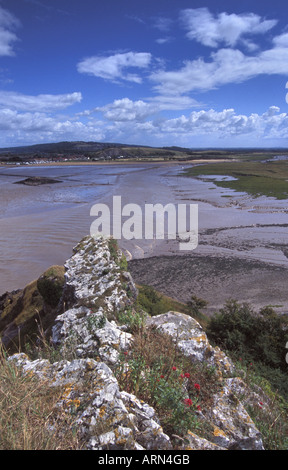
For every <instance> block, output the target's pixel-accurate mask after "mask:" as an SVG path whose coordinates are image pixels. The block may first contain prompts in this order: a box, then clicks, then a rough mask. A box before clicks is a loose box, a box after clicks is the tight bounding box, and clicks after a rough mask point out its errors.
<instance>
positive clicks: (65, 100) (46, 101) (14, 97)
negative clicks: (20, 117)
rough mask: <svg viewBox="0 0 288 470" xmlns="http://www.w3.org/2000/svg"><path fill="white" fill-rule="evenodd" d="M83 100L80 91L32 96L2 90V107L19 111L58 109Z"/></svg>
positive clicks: (0, 99) (0, 92) (0, 94)
mask: <svg viewBox="0 0 288 470" xmlns="http://www.w3.org/2000/svg"><path fill="white" fill-rule="evenodd" d="M81 100H82V95H81V93H79V92H75V93H67V94H63V95H49V94H42V95H36V96H32V95H23V94H21V93H17V92H12V91H10V92H9V91H1V90H0V107H7V108H9V109H16V110H18V111H40V112H41V111H43V112H50V111H57V110H59V109H64V108H66V107H67V106H71V105H73V104H75V103H79V102H80V101H81Z"/></svg>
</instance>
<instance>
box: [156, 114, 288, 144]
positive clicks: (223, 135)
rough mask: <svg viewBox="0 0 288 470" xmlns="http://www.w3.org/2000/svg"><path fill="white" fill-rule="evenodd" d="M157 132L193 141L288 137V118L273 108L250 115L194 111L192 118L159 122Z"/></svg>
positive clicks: (184, 117)
mask: <svg viewBox="0 0 288 470" xmlns="http://www.w3.org/2000/svg"><path fill="white" fill-rule="evenodd" d="M157 127H158V130H160V131H161V132H162V133H164V134H166V135H169V134H173V135H174V136H175V137H180V136H181V135H184V136H186V138H188V139H189V137H190V140H191V137H193V136H197V137H198V136H208V137H210V138H214V139H233V138H237V137H239V136H246V135H250V136H252V137H253V138H254V139H258V138H259V137H260V138H261V139H262V138H263V139H268V138H277V139H283V138H286V139H287V137H288V115H287V113H280V109H279V108H278V107H277V106H271V107H270V108H269V109H268V110H267V111H266V112H265V113H263V114H262V115H259V114H257V113H252V114H250V115H249V116H246V115H244V114H240V115H238V114H236V112H235V110H234V109H224V110H223V111H219V112H217V111H215V110H213V109H210V110H208V111H204V110H201V111H193V112H192V113H191V114H190V115H189V116H184V115H182V116H180V117H178V118H175V119H168V120H166V121H161V122H159V123H157Z"/></svg>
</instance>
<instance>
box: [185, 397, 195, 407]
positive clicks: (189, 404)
mask: <svg viewBox="0 0 288 470" xmlns="http://www.w3.org/2000/svg"><path fill="white" fill-rule="evenodd" d="M184 403H185V405H187V406H192V405H193V401H192V400H191V398H185V400H184Z"/></svg>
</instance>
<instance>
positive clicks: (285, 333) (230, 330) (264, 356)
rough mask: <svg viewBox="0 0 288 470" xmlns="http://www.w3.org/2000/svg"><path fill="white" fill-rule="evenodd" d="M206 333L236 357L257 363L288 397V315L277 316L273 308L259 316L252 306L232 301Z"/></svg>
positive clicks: (263, 374) (211, 323)
mask: <svg viewBox="0 0 288 470" xmlns="http://www.w3.org/2000/svg"><path fill="white" fill-rule="evenodd" d="M206 332H207V335H208V337H209V338H210V340H211V341H214V342H215V343H216V344H217V345H218V346H220V347H221V348H222V349H225V350H226V351H228V353H229V355H230V356H231V357H232V358H234V359H238V358H239V357H241V358H242V360H243V361H245V362H246V363H253V365H254V368H256V369H258V371H259V373H260V372H261V375H262V376H263V377H265V378H267V379H268V380H269V381H270V382H271V384H273V386H274V387H275V388H276V389H277V390H278V391H279V392H280V393H282V394H283V395H284V396H286V397H288V381H287V371H288V365H287V363H286V361H285V353H286V351H285V346H286V343H287V342H288V323H287V317H286V316H280V315H277V314H276V313H275V312H274V310H273V309H272V308H271V307H265V308H263V309H261V310H260V312H259V313H256V312H255V311H254V310H253V309H252V308H251V307H250V306H249V305H248V304H245V303H244V304H239V303H237V302H236V301H235V300H230V301H228V302H226V304H225V306H224V307H223V308H222V309H221V310H220V311H219V313H217V314H215V315H214V316H213V317H212V318H211V320H210V322H209V324H208V326H207V331H206Z"/></svg>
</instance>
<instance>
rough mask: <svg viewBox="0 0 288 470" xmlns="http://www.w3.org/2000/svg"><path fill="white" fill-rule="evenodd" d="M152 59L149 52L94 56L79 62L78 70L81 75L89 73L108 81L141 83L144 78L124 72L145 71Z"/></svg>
mask: <svg viewBox="0 0 288 470" xmlns="http://www.w3.org/2000/svg"><path fill="white" fill-rule="evenodd" d="M151 58H152V56H151V54H150V53H149V52H126V53H118V54H114V55H111V56H108V57H101V56H94V57H88V58H86V59H84V60H83V61H81V62H79V63H78V65H77V70H78V72H80V73H87V74H89V75H94V76H95V77H100V78H104V79H107V80H112V81H117V80H119V79H121V80H127V81H130V82H135V83H141V82H142V78H141V77H140V76H139V75H136V74H134V73H128V72H124V71H125V70H127V69H130V68H140V69H145V68H147V67H148V66H149V64H150V62H151Z"/></svg>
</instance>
